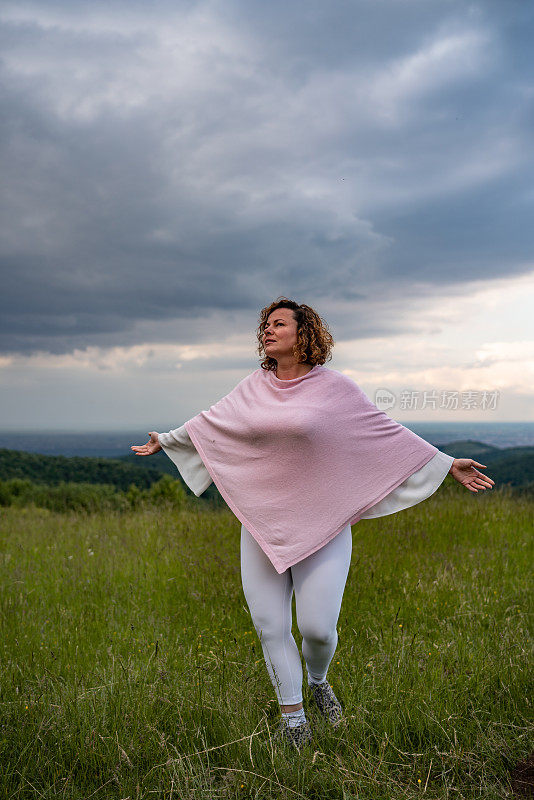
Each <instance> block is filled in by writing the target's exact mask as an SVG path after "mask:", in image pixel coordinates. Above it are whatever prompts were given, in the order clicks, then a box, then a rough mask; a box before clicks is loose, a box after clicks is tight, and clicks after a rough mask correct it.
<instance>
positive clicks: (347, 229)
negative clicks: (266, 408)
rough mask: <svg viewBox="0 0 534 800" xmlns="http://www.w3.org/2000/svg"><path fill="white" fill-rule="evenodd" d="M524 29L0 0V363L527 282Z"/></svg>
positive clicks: (257, 5)
mask: <svg viewBox="0 0 534 800" xmlns="http://www.w3.org/2000/svg"><path fill="white" fill-rule="evenodd" d="M532 17H533V14H532V11H530V10H529V9H528V8H526V7H525V4H521V3H519V2H515V1H514V0H511V2H509V3H507V4H496V3H479V4H471V5H469V6H468V7H465V6H464V4H462V3H460V2H446V3H441V4H438V3H429V2H427V0H425V1H424V2H423V0H420V2H405V3H398V2H394V1H393V0H391V2H387V0H383V1H382V2H375V3H370V2H358V3H351V4H347V3H344V2H332V3H329V4H325V3H319V2H309V0H307V2H297V3H291V4H285V3H281V2H273V3H268V4H266V3H261V2H245V0H242V2H225V3H222V2H219V3H181V4H170V3H168V4H166V3H161V2H160V3H154V4H151V5H150V13H147V10H146V6H145V5H144V4H140V3H133V4H131V3H130V4H127V3H114V4H113V3H112V4H111V5H106V6H103V5H102V6H100V5H98V4H96V5H91V8H90V9H89V8H88V6H87V5H85V4H77V3H69V4H64V5H62V4H59V3H56V4H54V3H46V2H41V3H39V4H36V5H33V6H32V5H31V4H24V3H23V4H20V3H17V4H13V5H9V4H8V5H7V7H6V10H5V11H4V34H3V37H4V41H3V48H4V52H5V60H4V74H3V86H4V89H3V98H2V100H3V108H4V111H3V118H4V120H5V122H4V125H3V128H2V132H1V136H2V149H3V201H2V209H3V215H2V217H3V249H2V294H3V304H2V305H3V314H2V321H1V323H0V325H1V327H0V333H1V336H2V349H3V351H4V352H28V351H32V350H49V351H51V352H55V353H61V352H67V351H69V350H71V349H73V348H74V347H78V348H79V347H83V346H84V345H87V344H99V345H102V344H135V343H136V342H137V341H146V340H147V338H148V339H150V338H151V339H152V340H154V341H156V340H160V341H163V340H169V339H172V340H176V336H179V340H180V341H183V342H188V341H193V340H195V341H199V339H200V340H202V339H203V338H206V339H208V338H212V337H213V334H214V331H216V330H217V326H218V325H219V324H220V316H218V312H220V311H223V312H236V313H237V312H245V313H247V312H250V311H251V310H253V311H254V313H256V309H258V308H259V307H260V306H261V305H263V304H265V302H269V300H270V299H271V298H272V297H276V296H278V295H280V294H282V293H283V294H287V295H288V296H295V297H297V298H299V299H300V298H302V299H303V300H304V301H305V302H315V301H316V302H317V303H318V304H320V302H321V301H324V302H328V304H329V307H330V308H332V309H335V304H336V301H344V302H346V301H353V302H354V309H355V310H356V309H357V310H358V313H357V321H351V320H350V315H347V314H346V312H344V314H340V315H339V318H338V320H337V321H338V324H339V326H340V329H339V333H341V334H343V333H345V334H346V335H350V334H354V333H355V332H356V333H357V334H358V335H360V336H365V335H371V332H372V334H373V335H375V334H376V333H377V332H381V331H382V332H387V331H390V330H395V319H393V320H388V323H387V327H384V326H381V325H380V324H378V326H377V322H376V320H375V319H373V314H372V298H373V297H375V296H377V293H379V294H380V297H381V299H384V297H387V296H388V294H389V295H390V296H391V297H394V296H395V294H396V293H397V294H398V293H399V292H400V293H402V292H408V293H409V292H410V285H411V282H413V280H414V279H417V280H420V279H423V278H424V280H425V282H426V284H427V286H428V287H429V288H428V291H429V292H432V293H439V291H440V287H442V286H444V285H446V284H448V283H450V282H454V283H457V282H462V281H467V280H473V279H474V278H485V277H490V276H496V275H503V274H511V273H513V272H517V273H519V272H521V271H522V270H526V269H527V262H528V258H529V254H530V252H531V248H532V234H531V232H530V231H531V227H532V226H531V225H530V224H529V220H530V219H531V214H532V210H531V205H532V193H531V190H530V189H529V186H530V185H531V181H532V163H531V158H530V153H529V150H528V146H529V136H530V134H529V131H530V130H531V122H532V91H531V83H530V78H529V76H531V74H532V70H531V67H532V58H531V55H530V44H531V40H530V39H529V36H528V35H527V31H528V30H529V29H531V27H532ZM528 266H529V267H530V265H528ZM360 301H364V303H365V306H366V309H365V313H362V312H361V309H360ZM211 312H214V317H213V319H214V321H213V323H212V324H211V323H210V322H209V319H208V320H207V322H206V324H204V325H201V326H198V325H194V324H190V323H191V321H192V320H195V319H197V318H205V317H208V318H209V315H210V313H211ZM215 312H217V313H215ZM332 314H333V317H334V319H335V311H332ZM173 323H175V324H173ZM402 324H403V326H404V328H405V326H406V322H405V321H403V323H402ZM339 333H338V335H339Z"/></svg>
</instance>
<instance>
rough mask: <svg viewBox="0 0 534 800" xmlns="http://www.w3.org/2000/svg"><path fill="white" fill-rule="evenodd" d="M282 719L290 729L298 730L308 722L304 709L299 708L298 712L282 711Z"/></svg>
mask: <svg viewBox="0 0 534 800" xmlns="http://www.w3.org/2000/svg"><path fill="white" fill-rule="evenodd" d="M282 718H283V719H284V720H285V722H286V725H289V727H290V728H296V727H297V726H298V725H304V723H305V722H306V714H305V713H304V709H303V708H299V709H298V710H297V711H288V712H287V713H286V712H284V711H282Z"/></svg>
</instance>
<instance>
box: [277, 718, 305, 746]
mask: <svg viewBox="0 0 534 800" xmlns="http://www.w3.org/2000/svg"><path fill="white" fill-rule="evenodd" d="M311 740H312V732H311V728H310V723H309V722H308V720H306V722H305V723H304V725H297V726H296V727H294V728H291V727H290V726H289V725H288V724H287V722H286V721H285V720H283V719H281V720H280V727H279V728H278V730H277V732H276V733H275V735H274V737H273V741H274V742H275V743H278V742H283V743H284V744H289V745H290V746H291V747H296V749H297V750H300V749H301V747H304V746H305V745H307V744H310V743H311Z"/></svg>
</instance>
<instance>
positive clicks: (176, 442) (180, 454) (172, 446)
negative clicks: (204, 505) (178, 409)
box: [158, 425, 212, 497]
mask: <svg viewBox="0 0 534 800" xmlns="http://www.w3.org/2000/svg"><path fill="white" fill-rule="evenodd" d="M158 440H159V443H160V445H161V447H162V449H163V452H164V453H165V455H167V456H169V458H170V459H171V461H172V462H173V463H174V464H175V466H176V467H177V468H178V470H179V472H180V475H181V476H182V478H183V479H184V481H185V482H186V484H187V485H188V486H189V488H190V489H191V491H192V492H193V493H194V494H196V496H197V497H198V496H199V495H201V494H202V492H205V491H206V489H207V488H208V486H209V485H210V483H212V480H211V475H210V474H209V472H208V470H207V469H206V467H205V466H204V462H203V461H202V459H201V458H200V456H199V454H198V450H197V449H196V447H195V445H194V444H193V442H192V441H191V439H190V438H189V434H188V433H187V431H186V429H185V425H182V426H181V427H180V428H176V429H175V430H173V431H169V432H168V433H158Z"/></svg>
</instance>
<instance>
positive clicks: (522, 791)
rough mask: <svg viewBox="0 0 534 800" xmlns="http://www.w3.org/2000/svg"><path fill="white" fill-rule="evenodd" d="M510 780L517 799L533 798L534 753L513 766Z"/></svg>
mask: <svg viewBox="0 0 534 800" xmlns="http://www.w3.org/2000/svg"><path fill="white" fill-rule="evenodd" d="M510 779H511V781H512V788H513V790H514V792H515V793H516V795H517V796H518V797H534V753H531V754H530V755H529V756H528V757H527V758H525V760H524V761H520V762H519V763H518V764H516V765H515V767H514V768H513V769H512V771H511V773H510Z"/></svg>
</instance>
